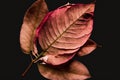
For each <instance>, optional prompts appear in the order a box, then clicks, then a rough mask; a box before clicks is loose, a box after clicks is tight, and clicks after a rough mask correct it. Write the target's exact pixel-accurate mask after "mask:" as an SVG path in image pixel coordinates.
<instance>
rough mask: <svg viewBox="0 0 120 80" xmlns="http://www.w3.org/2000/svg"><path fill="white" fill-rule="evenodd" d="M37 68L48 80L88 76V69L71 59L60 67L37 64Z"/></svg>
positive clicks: (82, 78) (68, 79)
mask: <svg viewBox="0 0 120 80" xmlns="http://www.w3.org/2000/svg"><path fill="white" fill-rule="evenodd" d="M38 69H39V72H40V73H41V74H42V75H43V76H44V77H45V78H47V79H49V80H85V79H88V78H90V74H89V71H88V69H87V68H86V67H85V66H84V65H83V64H82V63H80V62H78V61H72V62H70V63H67V64H66V65H64V66H62V67H61V66H60V67H55V66H54V67H53V66H50V65H46V64H38Z"/></svg>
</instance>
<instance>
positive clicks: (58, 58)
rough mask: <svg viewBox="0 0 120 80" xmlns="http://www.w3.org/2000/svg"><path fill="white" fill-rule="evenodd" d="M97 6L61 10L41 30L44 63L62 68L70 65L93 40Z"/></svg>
mask: <svg viewBox="0 0 120 80" xmlns="http://www.w3.org/2000/svg"><path fill="white" fill-rule="evenodd" d="M93 13H94V4H71V5H66V6H64V7H60V8H58V9H56V10H54V11H52V12H50V13H48V15H47V16H46V17H45V18H44V20H43V21H42V22H41V24H40V26H39V27H38V28H37V32H36V33H37V36H38V39H39V43H40V45H41V47H42V49H43V52H42V54H43V55H44V57H43V58H42V59H41V60H43V61H44V62H46V63H48V64H52V65H60V64H63V63H65V62H67V61H69V60H70V59H71V58H72V57H73V56H74V55H75V52H76V51H78V50H79V49H80V47H81V46H83V45H84V44H85V43H86V41H87V40H88V39H89V37H90V35H91V32H92V28H93V16H94V14H93Z"/></svg>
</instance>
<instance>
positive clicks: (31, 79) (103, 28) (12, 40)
mask: <svg viewBox="0 0 120 80" xmlns="http://www.w3.org/2000/svg"><path fill="white" fill-rule="evenodd" d="M34 1H35V0H15V1H9V2H1V4H3V5H1V6H0V8H2V9H1V22H0V24H1V29H0V30H1V49H0V50H1V55H0V63H1V68H0V77H2V78H3V79H2V80H8V79H10V78H11V80H45V78H43V77H42V76H41V75H40V74H39V72H38V69H37V66H36V64H34V65H33V66H32V67H31V69H30V70H29V71H28V73H27V74H26V76H25V77H21V74H22V72H23V71H24V70H25V69H26V67H27V66H28V64H29V63H30V57H29V56H28V55H25V54H24V53H23V52H22V51H21V49H20V45H19V32H20V28H21V24H22V20H23V17H24V13H25V11H26V10H27V8H28V7H29V6H30V5H31V4H32V3H33V2H34ZM89 1H92V0H81V1H80V0H71V1H69V2H71V3H77V2H89ZM46 2H47V4H48V7H49V10H54V9H56V8H57V7H59V6H61V5H64V4H65V3H67V2H68V0H46ZM118 6H119V4H117V2H116V1H115V0H114V1H111V2H110V1H109V2H107V1H105V0H103V1H102V0H99V1H98V0H97V2H96V9H95V18H94V19H95V21H94V30H93V33H92V36H91V38H92V39H93V40H94V41H96V42H97V43H98V44H100V45H102V48H97V49H96V50H95V51H93V52H92V54H90V55H88V56H85V57H82V58H81V59H80V60H81V62H83V63H84V64H85V65H86V66H87V67H88V69H89V70H90V73H91V75H92V78H91V79H90V80H119V79H118V77H119V73H118V72H119V67H120V66H119V65H118V64H119V63H120V62H119V61H120V59H119V55H118V54H119V53H120V51H119V41H120V40H119V29H118V27H119V23H120V22H119V20H117V19H119V14H118V11H119V7H118ZM6 78H8V79H6Z"/></svg>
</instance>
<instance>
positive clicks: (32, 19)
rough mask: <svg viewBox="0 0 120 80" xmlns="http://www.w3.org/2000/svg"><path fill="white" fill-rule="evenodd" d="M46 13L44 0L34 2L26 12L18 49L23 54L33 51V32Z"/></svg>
mask: <svg viewBox="0 0 120 80" xmlns="http://www.w3.org/2000/svg"><path fill="white" fill-rule="evenodd" d="M47 12H48V8H47V5H46V3H45V1H44V0H37V1H35V2H34V3H33V4H32V5H31V6H30V7H29V8H28V10H27V11H26V13H25V16H24V19H23V24H22V26H21V31H20V47H21V49H22V51H23V52H24V53H26V54H29V53H30V51H32V50H33V44H34V43H33V41H34V37H35V30H36V28H37V27H38V25H39V23H40V22H41V21H42V19H43V18H44V16H45V15H46V14H47Z"/></svg>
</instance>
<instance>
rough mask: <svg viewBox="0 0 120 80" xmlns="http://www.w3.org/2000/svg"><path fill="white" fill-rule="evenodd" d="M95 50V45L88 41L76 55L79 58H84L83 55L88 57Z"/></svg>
mask: <svg viewBox="0 0 120 80" xmlns="http://www.w3.org/2000/svg"><path fill="white" fill-rule="evenodd" d="M96 48H97V44H96V43H95V42H94V41H93V40H91V39H89V40H88V41H87V42H86V43H85V44H84V45H83V46H82V47H81V48H80V50H79V51H78V53H77V54H78V55H79V56H85V55H88V54H90V53H91V52H92V51H93V50H95V49H96Z"/></svg>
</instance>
